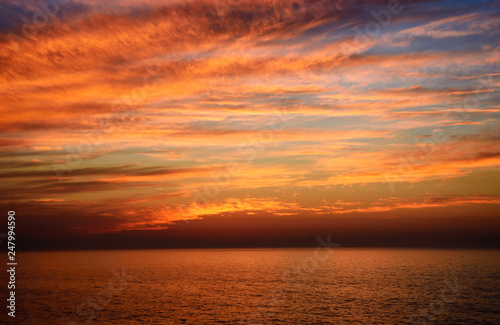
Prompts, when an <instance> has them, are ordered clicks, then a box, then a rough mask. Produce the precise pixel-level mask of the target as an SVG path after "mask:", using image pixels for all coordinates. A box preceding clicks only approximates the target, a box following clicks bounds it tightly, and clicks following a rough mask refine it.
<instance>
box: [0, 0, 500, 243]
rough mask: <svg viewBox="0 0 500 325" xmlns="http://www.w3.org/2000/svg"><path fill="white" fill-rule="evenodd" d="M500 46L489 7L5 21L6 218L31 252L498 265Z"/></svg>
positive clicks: (71, 6) (389, 5)
mask: <svg viewBox="0 0 500 325" xmlns="http://www.w3.org/2000/svg"><path fill="white" fill-rule="evenodd" d="M499 39H500V1H490V0H479V1H478V0H475V1H424V0H413V1H398V0H380V1H379V0H364V1H361V0H339V1H325V0H294V1H292V0H252V1H249V0H248V1H247V0H220V1H216V0H206V1H178V0H167V1H154V0H150V1H138V0H126V1H94V0H83V1H72V0H58V1H56V0H49V1H44V0H42V1H40V2H39V1H15V0H9V1H0V110H1V114H0V125H1V127H0V132H1V135H0V168H1V169H0V178H1V184H0V188H1V192H0V206H1V207H2V211H5V213H3V214H4V215H5V218H6V216H7V211H9V210H15V211H16V216H17V221H18V223H19V226H18V232H19V236H20V237H21V238H24V240H23V241H24V243H25V245H26V247H28V248H33V249H34V248H40V247H41V248H43V247H50V248H52V249H64V248H71V247H80V248H86V247H93V248H104V247H110V246H113V247H115V248H120V247H135V246H134V245H136V246H137V245H139V246H141V245H142V244H140V243H144V245H143V246H144V247H157V246H158V247H160V246H161V247H170V246H189V247H191V246H202V247H205V246H301V245H306V246H307V245H309V244H311V243H312V245H314V244H315V238H316V236H318V235H331V236H332V240H333V241H335V242H338V243H341V244H343V245H347V246H349V245H351V246H356V245H366V246H370V245H373V246H377V245H396V246H397V245H410V246H419V245H422V246H427V245H431V246H432V245H444V246H447V245H451V246H454V245H458V246H475V245H480V246H481V245H482V246H492V245H493V246H500V242H499V240H498V238H499V237H500V236H499V235H500V215H499V213H498V211H499V207H500V185H499V184H500V168H499V167H500V128H499V118H500V105H499V104H500V69H499V68H500V47H499V45H500V44H499ZM23 241H22V242H23ZM141 247H142V246H141Z"/></svg>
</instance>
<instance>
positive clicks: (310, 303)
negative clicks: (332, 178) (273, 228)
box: [1, 247, 500, 325]
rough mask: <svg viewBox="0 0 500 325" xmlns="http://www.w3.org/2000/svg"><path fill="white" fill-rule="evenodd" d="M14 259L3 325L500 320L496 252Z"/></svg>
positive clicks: (106, 254) (203, 252)
mask: <svg viewBox="0 0 500 325" xmlns="http://www.w3.org/2000/svg"><path fill="white" fill-rule="evenodd" d="M17 262H18V265H17V269H16V271H17V273H16V290H15V297H16V311H15V315H16V317H15V318H12V317H6V314H7V312H8V310H6V309H5V307H4V308H3V309H2V311H3V315H1V319H2V323H8V324H10V323H13V324H50V325H55V324H64V325H76V324H119V325H123V324H500V251H499V250H460V249H444V250H440V249H394V248H371V249H366V248H342V247H340V248H331V247H319V248H316V249H314V248H312V249H296V248H294V249H186V250H181V249H170V250H123V251H120V250H117V251H67V252H18V256H17ZM4 286H6V285H4ZM1 292H2V293H5V292H7V290H6V288H4V289H2V290H1ZM3 301H4V302H5V300H3ZM3 320H5V322H4V321H3Z"/></svg>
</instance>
